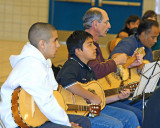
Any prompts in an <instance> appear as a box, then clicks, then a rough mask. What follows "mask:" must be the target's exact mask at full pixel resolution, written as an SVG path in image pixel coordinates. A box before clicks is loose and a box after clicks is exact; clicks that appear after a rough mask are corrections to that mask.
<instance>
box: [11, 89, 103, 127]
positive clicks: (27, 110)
mask: <svg viewBox="0 0 160 128" xmlns="http://www.w3.org/2000/svg"><path fill="white" fill-rule="evenodd" d="M53 95H54V97H55V98H56V100H57V101H58V103H59V105H60V106H61V107H62V108H63V109H64V110H65V111H66V110H71V111H76V110H79V111H83V113H84V112H86V113H90V116H91V117H95V116H98V115H99V113H100V110H101V106H100V105H91V104H89V105H87V106H80V105H73V104H67V105H66V104H65V102H64V98H63V97H62V95H61V93H60V92H58V91H53ZM11 104H12V108H11V109H12V115H13V118H14V120H15V122H16V124H17V125H18V126H20V127H22V128H30V127H39V126H41V125H42V124H44V123H45V122H46V121H48V119H47V117H45V116H44V115H43V113H42V112H41V111H40V109H39V108H38V106H37V105H36V103H35V102H34V99H33V97H32V96H31V95H30V94H28V93H27V92H26V91H24V90H23V89H22V88H21V87H18V88H16V89H15V90H14V92H13V93H12V101H11Z"/></svg>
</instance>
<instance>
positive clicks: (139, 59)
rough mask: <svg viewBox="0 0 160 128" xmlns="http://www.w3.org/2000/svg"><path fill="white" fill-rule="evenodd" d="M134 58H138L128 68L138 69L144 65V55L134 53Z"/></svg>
mask: <svg viewBox="0 0 160 128" xmlns="http://www.w3.org/2000/svg"><path fill="white" fill-rule="evenodd" d="M133 56H135V57H136V60H135V61H134V62H133V63H132V64H131V65H130V66H129V67H128V68H132V67H136V66H139V65H141V64H142V61H143V56H144V55H143V54H139V53H138V54H137V53H134V54H133Z"/></svg>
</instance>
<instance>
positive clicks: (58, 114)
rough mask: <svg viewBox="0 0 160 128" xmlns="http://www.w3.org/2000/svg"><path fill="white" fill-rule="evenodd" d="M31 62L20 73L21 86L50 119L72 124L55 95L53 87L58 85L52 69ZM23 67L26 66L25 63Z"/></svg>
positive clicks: (63, 123) (57, 122) (62, 123)
mask: <svg viewBox="0 0 160 128" xmlns="http://www.w3.org/2000/svg"><path fill="white" fill-rule="evenodd" d="M26 63H28V60H27V61H26ZM30 63H31V64H30V66H28V67H27V66H26V67H25V69H23V74H19V75H20V76H21V78H20V80H19V84H20V86H21V87H22V88H23V89H24V90H25V91H26V92H28V93H29V94H30V95H32V96H33V99H34V100H35V102H36V104H37V106H38V107H39V109H40V110H41V112H42V113H43V114H44V115H45V116H46V117H47V118H48V120H50V121H51V122H53V123H56V124H61V125H67V126H71V124H70V122H69V119H68V116H67V114H66V112H65V111H64V110H63V109H62V108H61V107H60V105H59V104H58V102H57V99H56V98H55V97H54V96H53V89H54V86H57V82H56V81H55V79H52V78H53V77H54V75H53V72H52V69H51V68H46V67H45V66H44V65H43V64H41V63H39V62H34V60H30ZM24 64H25V62H24ZM22 67H23V68H24V65H23V66H22Z"/></svg>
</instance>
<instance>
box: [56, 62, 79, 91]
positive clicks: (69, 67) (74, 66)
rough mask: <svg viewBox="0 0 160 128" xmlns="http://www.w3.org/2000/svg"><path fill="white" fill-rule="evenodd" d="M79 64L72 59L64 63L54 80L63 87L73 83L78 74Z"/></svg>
mask: <svg viewBox="0 0 160 128" xmlns="http://www.w3.org/2000/svg"><path fill="white" fill-rule="evenodd" d="M79 72H80V71H79V64H78V63H75V62H73V61H70V62H68V63H65V64H64V65H63V67H62V69H61V70H60V72H59V73H58V75H57V77H56V80H57V82H58V83H59V84H61V85H62V86H63V87H64V88H67V87H69V86H72V85H74V84H75V83H76V82H77V78H78V74H79Z"/></svg>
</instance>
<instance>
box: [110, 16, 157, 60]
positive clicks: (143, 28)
mask: <svg viewBox="0 0 160 128" xmlns="http://www.w3.org/2000/svg"><path fill="white" fill-rule="evenodd" d="M158 36H159V24H158V22H157V21H154V20H150V19H146V20H142V21H141V23H140V25H139V27H138V29H137V33H136V34H135V35H132V36H130V37H128V38H125V39H123V40H121V41H120V42H119V43H118V45H117V46H116V47H115V48H114V49H113V51H112V52H111V54H110V56H109V58H114V57H116V56H118V55H119V53H125V54H127V55H128V56H132V55H133V53H134V51H135V50H136V49H137V48H140V47H144V48H145V56H144V59H146V60H148V61H150V62H153V55H152V50H151V47H152V46H153V45H154V44H155V43H156V42H157V37H158ZM124 46H125V47H124Z"/></svg>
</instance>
